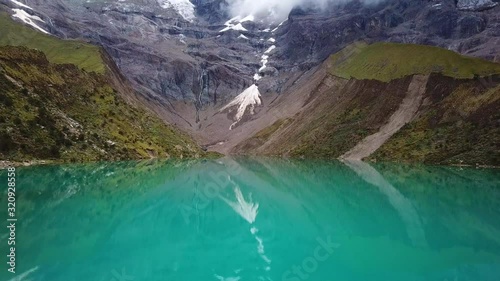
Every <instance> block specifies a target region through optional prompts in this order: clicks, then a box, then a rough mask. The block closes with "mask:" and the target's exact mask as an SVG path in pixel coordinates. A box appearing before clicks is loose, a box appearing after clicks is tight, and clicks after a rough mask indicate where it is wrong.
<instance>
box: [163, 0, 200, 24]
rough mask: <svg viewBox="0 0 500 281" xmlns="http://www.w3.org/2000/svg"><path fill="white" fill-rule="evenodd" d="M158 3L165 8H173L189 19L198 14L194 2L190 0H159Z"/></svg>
mask: <svg viewBox="0 0 500 281" xmlns="http://www.w3.org/2000/svg"><path fill="white" fill-rule="evenodd" d="M157 1H158V4H159V5H160V6H161V7H162V8H164V9H168V8H172V9H174V10H175V11H176V12H177V13H178V14H179V15H181V16H182V17H183V18H184V19H185V20H187V21H193V20H194V19H195V18H196V16H195V12H194V8H195V6H194V4H193V3H191V1H189V0H157Z"/></svg>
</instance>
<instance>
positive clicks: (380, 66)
mask: <svg viewBox="0 0 500 281" xmlns="http://www.w3.org/2000/svg"><path fill="white" fill-rule="evenodd" d="M356 48H358V50H354V49H355V48H352V47H351V48H348V49H346V50H344V51H343V52H340V53H338V54H336V55H334V56H332V57H331V58H330V59H329V60H328V61H327V62H326V63H325V64H324V65H323V66H322V67H321V68H319V69H317V70H316V71H315V72H314V74H312V75H311V77H314V79H311V78H310V79H308V82H305V84H304V85H303V86H302V88H297V89H296V90H295V91H293V92H290V93H287V94H289V95H290V96H293V97H294V98H295V102H296V103H297V102H298V103H299V104H300V107H298V108H296V112H289V111H288V112H286V114H283V108H293V107H291V106H289V105H288V104H289V103H290V101H289V100H287V99H285V98H282V99H278V100H276V101H275V102H274V104H275V105H274V106H271V107H270V108H269V109H268V112H271V114H273V115H275V116H279V114H281V116H279V117H277V118H276V119H275V122H274V123H273V125H271V126H269V127H266V128H264V129H262V130H260V131H259V132H257V133H256V134H255V135H253V137H250V138H249V139H247V140H245V141H243V142H241V143H239V144H238V145H236V146H235V148H234V149H233V152H234V153H244V154H248V153H250V154H265V155H281V156H294V157H311V158H317V157H325V158H339V157H340V158H346V159H357V160H359V159H371V160H392V161H417V162H428V163H440V164H472V165H475V164H477V163H478V164H486V165H499V164H500V157H499V156H500V155H499V154H498V148H497V143H496V142H497V141H496V140H497V139H498V138H499V137H500V131H499V130H498V128H497V127H498V126H496V125H495V123H496V122H498V118H499V116H498V110H497V109H498V108H499V107H500V103H499V102H500V79H499V78H500V76H499V75H498V74H499V73H500V64H495V63H491V62H487V61H482V60H477V59H472V58H466V57H459V56H458V55H457V54H455V53H452V52H450V51H446V50H442V49H438V48H434V47H424V46H417V45H398V44H375V45H371V46H365V45H358V46H356ZM380 48H382V49H384V50H387V52H381V51H380V50H381V49H380ZM410 49H412V51H411V53H414V54H421V52H424V53H426V54H427V55H428V56H429V58H430V59H431V58H432V59H431V60H429V61H422V60H420V57H421V56H420V55H417V56H416V57H415V58H414V59H412V58H407V59H406V60H405V64H399V65H397V64H393V62H397V61H398V60H399V59H401V58H403V57H404V54H405V53H407V52H408V51H409V50H410ZM450 62H453V64H450ZM342 77H344V78H342ZM306 84H309V85H306ZM306 89H307V90H306ZM309 89H310V90H309ZM304 90H305V91H304Z"/></svg>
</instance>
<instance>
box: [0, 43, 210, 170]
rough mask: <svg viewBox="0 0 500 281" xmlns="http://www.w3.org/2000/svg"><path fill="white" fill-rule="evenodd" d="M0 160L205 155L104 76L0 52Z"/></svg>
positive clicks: (34, 54) (18, 51) (25, 53)
mask: <svg viewBox="0 0 500 281" xmlns="http://www.w3.org/2000/svg"><path fill="white" fill-rule="evenodd" d="M0 121H1V122H0V136H1V137H0V159H4V160H11V161H24V160H33V159H56V160H63V161H95V160H117V159H136V158H150V157H181V158H182V157H195V156H201V155H204V154H203V152H202V151H201V150H200V148H199V147H198V146H197V145H196V144H195V143H194V142H193V141H192V140H191V139H190V138H189V137H188V136H187V135H185V134H183V133H181V132H180V131H178V130H177V129H175V128H174V127H171V126H168V125H165V124H164V123H163V122H162V121H161V120H160V119H158V118H156V117H155V116H153V115H151V114H149V113H148V112H146V111H145V110H143V109H141V108H135V107H132V106H130V105H129V104H128V103H126V102H125V101H124V100H123V99H122V98H121V96H120V95H119V93H117V92H116V90H115V89H113V88H112V87H111V86H110V85H109V84H108V83H107V79H106V77H105V76H103V75H99V74H96V73H88V72H85V71H82V70H80V69H78V68H77V67H76V66H74V65H69V64H66V65H56V64H52V63H50V62H49V61H48V60H47V58H46V57H45V56H44V54H43V53H42V52H40V51H36V50H29V49H26V48H24V47H0Z"/></svg>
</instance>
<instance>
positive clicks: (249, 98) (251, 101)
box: [220, 84, 262, 130]
mask: <svg viewBox="0 0 500 281" xmlns="http://www.w3.org/2000/svg"><path fill="white" fill-rule="evenodd" d="M261 104H262V101H261V99H260V91H259V87H257V85H256V84H253V85H252V86H250V87H248V88H247V89H246V90H245V91H243V93H241V94H239V95H238V96H237V97H235V98H234V99H233V100H232V101H231V102H230V103H228V104H227V105H226V106H224V107H223V108H222V109H221V110H220V111H224V110H226V109H228V108H231V107H233V106H238V111H237V112H236V116H235V119H236V121H235V122H234V123H233V124H231V127H229V130H232V129H233V127H234V126H235V125H236V124H238V122H240V121H241V119H242V118H243V115H244V114H245V112H246V110H247V108H250V113H251V114H254V109H255V106H257V105H261Z"/></svg>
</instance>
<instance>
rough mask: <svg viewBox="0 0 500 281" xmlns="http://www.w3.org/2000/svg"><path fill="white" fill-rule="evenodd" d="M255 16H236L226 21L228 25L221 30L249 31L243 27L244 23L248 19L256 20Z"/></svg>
mask: <svg viewBox="0 0 500 281" xmlns="http://www.w3.org/2000/svg"><path fill="white" fill-rule="evenodd" d="M254 20H255V17H254V16H252V15H249V16H246V17H242V16H236V17H234V18H232V19H230V20H228V21H226V22H225V23H224V25H225V26H226V27H225V28H223V29H222V30H221V31H219V32H226V31H228V30H237V31H248V30H247V29H246V28H244V27H243V25H242V23H244V22H247V21H254Z"/></svg>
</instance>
